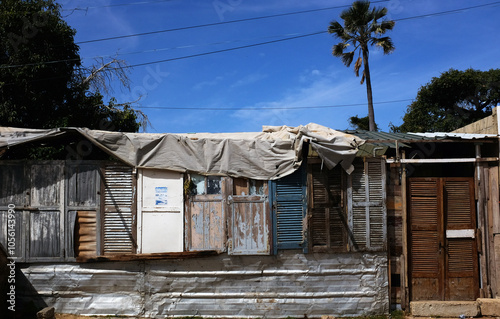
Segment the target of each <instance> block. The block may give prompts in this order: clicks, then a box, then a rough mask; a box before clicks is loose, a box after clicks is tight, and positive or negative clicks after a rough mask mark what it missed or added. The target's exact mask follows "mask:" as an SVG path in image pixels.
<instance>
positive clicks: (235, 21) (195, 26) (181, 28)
mask: <svg viewBox="0 0 500 319" xmlns="http://www.w3.org/2000/svg"><path fill="white" fill-rule="evenodd" d="M387 1H389V0H379V1H374V2H372V3H379V2H387ZM350 6H351V5H350V4H349V5H342V6H335V7H327V8H319V9H311V10H302V11H295V12H287V13H278V14H272V15H267V16H260V17H253V18H246V19H238V20H231V21H223V22H214V23H206V24H198V25H192V26H187V27H179V28H172V29H165V30H158V31H149V32H142V33H135V34H127V35H119V36H115V37H109V38H101V39H94V40H86V41H80V42H76V44H86V43H94V42H101V41H109V40H117V39H124V38H131V37H138V36H144V35H152V34H158V33H165V32H173V31H181V30H189V29H197V28H205V27H212V26H216V25H223V24H231V23H240V22H245V21H254V20H261V19H269V18H276V17H283V16H289V15H295V14H303V13H310V12H318V11H325V10H332V9H339V8H346V7H350Z"/></svg>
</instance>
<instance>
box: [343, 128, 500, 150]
mask: <svg viewBox="0 0 500 319" xmlns="http://www.w3.org/2000/svg"><path fill="white" fill-rule="evenodd" d="M343 132H344V133H348V134H352V135H355V136H357V137H359V138H361V139H364V140H366V141H367V142H368V143H375V144H381V145H385V144H387V146H389V147H394V142H393V141H396V140H397V141H398V142H400V143H418V142H419V141H435V140H443V139H458V140H460V139H464V140H470V139H485V138H496V137H498V135H496V134H467V133H446V132H434V133H388V132H374V131H364V130H345V131H343ZM377 141H380V143H377ZM400 146H403V145H402V144H400Z"/></svg>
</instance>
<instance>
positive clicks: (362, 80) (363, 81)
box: [359, 70, 366, 85]
mask: <svg viewBox="0 0 500 319" xmlns="http://www.w3.org/2000/svg"><path fill="white" fill-rule="evenodd" d="M365 78H366V74H365V71H364V70H363V76H362V77H361V81H359V84H361V85H363V83H365Z"/></svg>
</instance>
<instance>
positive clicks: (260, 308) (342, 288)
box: [23, 251, 389, 318]
mask: <svg viewBox="0 0 500 319" xmlns="http://www.w3.org/2000/svg"><path fill="white" fill-rule="evenodd" d="M23 272H24V274H25V275H26V277H27V278H28V279H29V281H30V282H31V284H32V285H33V286H34V287H35V289H36V290H37V291H38V293H39V294H41V295H42V297H43V298H44V300H45V301H46V303H47V304H48V305H51V306H52V305H53V306H55V308H56V311H57V312H60V313H73V314H80V315H130V316H144V317H150V318H153V317H164V316H168V317H170V316H173V317H182V316H203V317H219V318H223V317H231V318H241V317H254V318H255V317H261V318H264V317H266V318H284V317H287V316H291V317H297V318H298V317H304V316H307V317H320V316H321V315H333V316H361V315H375V314H386V313H388V310H389V305H388V303H389V296H388V287H387V282H388V278H387V254H386V253H345V254H323V253H317V254H314V255H304V254H297V253H294V252H291V251H285V252H283V253H280V254H279V255H277V256H228V255H226V254H223V255H219V256H214V257H208V258H199V259H188V260H163V261H141V262H107V263H100V264H74V263H73V264H36V265H29V266H27V267H26V268H24V269H23Z"/></svg>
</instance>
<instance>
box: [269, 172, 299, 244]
mask: <svg viewBox="0 0 500 319" xmlns="http://www.w3.org/2000/svg"><path fill="white" fill-rule="evenodd" d="M303 166H304V165H303ZM272 189H273V214H274V223H273V228H274V230H273V233H274V250H275V253H277V250H278V249H300V248H302V249H304V250H307V245H306V241H305V236H304V235H305V234H304V219H305V216H306V207H307V198H306V178H305V170H304V168H303V167H301V168H300V169H298V170H297V171H295V172H294V173H292V174H290V175H288V176H285V177H283V178H280V179H278V180H276V181H274V182H272Z"/></svg>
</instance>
